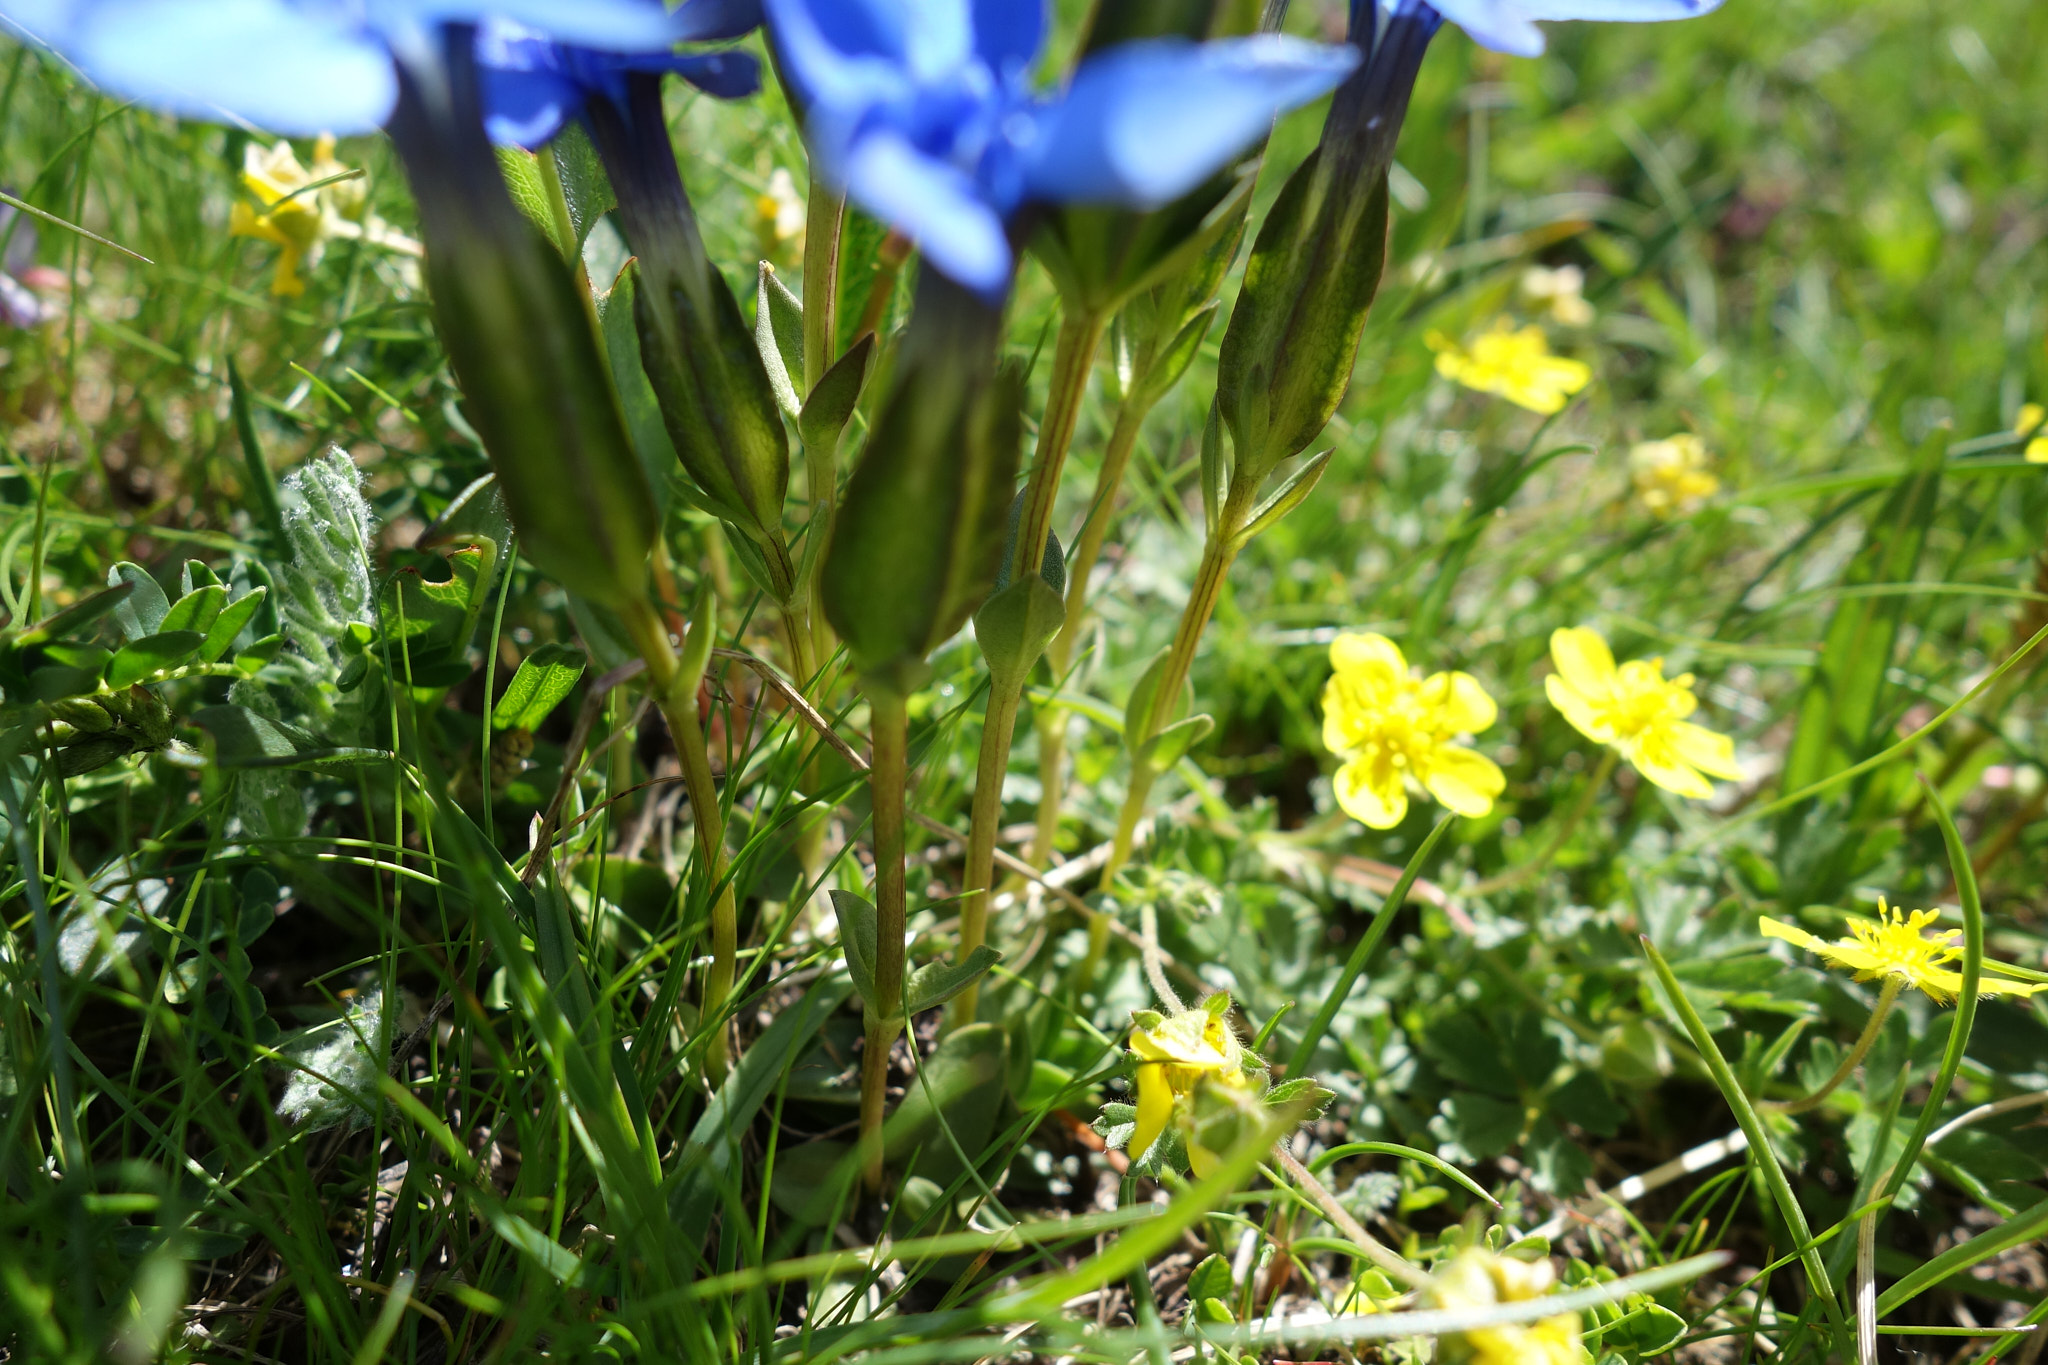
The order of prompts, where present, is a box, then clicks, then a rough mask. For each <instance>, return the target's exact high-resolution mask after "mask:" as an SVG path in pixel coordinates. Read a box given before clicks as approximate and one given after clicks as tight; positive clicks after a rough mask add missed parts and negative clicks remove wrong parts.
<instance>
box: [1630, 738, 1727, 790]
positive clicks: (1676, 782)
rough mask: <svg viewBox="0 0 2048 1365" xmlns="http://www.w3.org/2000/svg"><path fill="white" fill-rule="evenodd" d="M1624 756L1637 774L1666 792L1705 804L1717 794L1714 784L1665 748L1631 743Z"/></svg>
mask: <svg viewBox="0 0 2048 1365" xmlns="http://www.w3.org/2000/svg"><path fill="white" fill-rule="evenodd" d="M1622 754H1623V755H1624V756H1625V757H1626V758H1627V759H1628V761H1629V762H1630V763H1633V764H1634V765H1635V769H1636V771H1637V772H1639V773H1641V774H1642V775H1643V776H1644V777H1647V778H1649V779H1650V780H1651V781H1652V782H1654V783H1656V784H1657V785H1658V786H1660V787H1662V788H1663V789H1664V790H1665V791H1668V792H1671V793H1672V794H1674V795H1677V796H1685V797H1690V798H1692V799H1693V800H1695V801H1706V800H1709V799H1711V798H1712V796H1713V795H1714V784H1713V783H1711V782H1709V781H1707V779H1706V778H1704V777H1701V776H1700V775H1699V774H1698V773H1697V772H1695V771H1694V770H1693V769H1692V768H1691V767H1690V766H1688V765H1687V764H1684V763H1681V762H1679V761H1678V760H1677V759H1675V758H1674V757H1672V755H1671V754H1670V753H1669V752H1668V751H1667V749H1666V748H1665V746H1663V745H1653V744H1642V743H1637V744H1631V745H1629V746H1627V747H1626V748H1624V749H1623V750H1622Z"/></svg>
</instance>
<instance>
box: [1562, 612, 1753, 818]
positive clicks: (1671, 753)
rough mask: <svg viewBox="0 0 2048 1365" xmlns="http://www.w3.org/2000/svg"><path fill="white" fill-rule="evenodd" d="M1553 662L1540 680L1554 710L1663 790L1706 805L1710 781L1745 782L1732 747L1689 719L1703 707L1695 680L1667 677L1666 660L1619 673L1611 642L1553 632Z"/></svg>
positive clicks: (1642, 662) (1634, 663)
mask: <svg viewBox="0 0 2048 1365" xmlns="http://www.w3.org/2000/svg"><path fill="white" fill-rule="evenodd" d="M1550 661H1551V662H1552V663H1553V664H1555V665H1556V666H1557V672H1555V673H1553V674H1552V675H1551V676H1549V677H1548V678H1545V679H1544V680H1543V687H1544V691H1546V692H1547V693H1549V695H1550V704H1551V705H1552V706H1555V707H1556V708H1557V709H1558V710H1559V711H1561V712H1562V713H1563V714H1564V718H1565V719H1566V720H1568V721H1570V722H1571V723H1572V726H1573V728H1575V729H1576V730H1578V732H1579V733H1580V734H1582V735H1584V736H1585V737H1586V738H1587V739H1590V740H1592V741H1594V742H1595V743H1596V744H1608V745H1612V746H1613V747H1614V748H1615V750H1616V751H1617V752H1619V753H1620V754H1621V756H1622V757H1623V758H1625V759H1627V760H1628V761H1629V762H1630V763H1632V764H1634V765H1635V769H1636V771H1637V772H1639V773H1641V774H1642V775H1643V776H1644V777H1647V778H1649V779H1650V780H1651V781H1652V782H1654V783H1656V784H1657V785H1658V786H1660V787H1662V788H1664V790H1666V791H1669V792H1676V793H1677V794H1678V795H1680V796H1690V797H1695V798H1698V799H1701V800H1704V799H1706V798H1707V797H1710V796H1712V795H1713V794H1714V785H1713V783H1711V782H1709V781H1707V778H1708V777H1722V778H1727V779H1730V780H1734V779H1737V778H1740V777H1741V776H1742V769H1741V768H1740V767H1739V766H1738V765H1737V764H1736V762H1735V742H1734V741H1733V740H1731V739H1729V738H1728V737H1727V736H1726V735H1718V734H1715V733H1714V732H1713V731H1712V730H1709V729H1707V728H1706V727H1704V726H1700V725H1694V724H1693V723H1692V722H1690V721H1688V720H1687V719H1686V717H1687V716H1689V715H1691V714H1692V713H1693V711H1694V710H1695V709H1696V708H1697V707H1698V706H1699V699H1698V698H1697V697H1695V696H1693V692H1692V682H1693V679H1692V674H1690V673H1682V674H1680V675H1679V676H1678V677H1676V678H1666V677H1665V676H1664V661H1663V660H1662V659H1632V660H1630V661H1629V662H1628V663H1625V664H1622V665H1621V666H1620V667H1616V666H1615V663H1614V654H1613V652H1612V651H1611V650H1609V649H1608V648H1607V641H1605V640H1603V639H1601V638H1600V634H1599V632H1598V631H1595V630H1591V629H1589V628H1587V627H1585V626H1574V627H1572V628H1571V629H1569V630H1559V631H1553V632H1552V633H1551V636H1550Z"/></svg>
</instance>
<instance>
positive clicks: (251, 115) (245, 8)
mask: <svg viewBox="0 0 2048 1365" xmlns="http://www.w3.org/2000/svg"><path fill="white" fill-rule="evenodd" d="M70 45H71V56H72V57H73V59H74V60H76V61H77V62H78V64H79V66H80V68H81V69H82V70H84V72H85V73H86V75H87V76H89V77H91V78H92V79H93V80H94V81H95V82H97V83H98V84H100V85H102V86H105V87H106V88H107V89H108V90H111V91H113V92H114V93H116V94H120V95H125V96H127V97H129V98H131V99H135V100H138V101H140V102H141V103H143V104H147V105H151V106H154V107H156V108H159V109H166V110H169V111H170V112H172V113H176V114H182V115H187V116H190V117H193V118H202V119H212V120H216V121H218V120H222V119H227V120H231V121H236V122H243V123H249V124H253V125H255V126H256V127H259V128H267V129H270V130H272V131H274V132H280V133H292V134H297V135H300V136H308V137H310V136H312V135H313V134H316V133H323V132H331V133H337V134H342V135H347V134H351V133H367V132H370V131H372V130H373V129H375V128H377V127H379V126H381V125H382V124H383V122H384V120H385V119H386V118H388V117H389V116H390V113H391V107H392V104H393V103H394V102H395V100H396V99H397V93H398V86H397V80H396V77H395V76H394V75H393V74H392V67H391V59H390V57H389V56H388V55H387V54H386V52H385V50H384V48H383V46H382V45H381V44H379V43H378V42H376V41H375V40H374V39H373V38H371V37H370V36H368V35H367V34H365V33H363V32H362V31H361V29H360V28H359V27H358V26H357V25H356V24H353V23H350V22H349V21H347V20H346V19H344V18H343V17H342V16H340V15H338V14H335V13H334V12H332V11H330V10H325V9H312V8H304V7H300V6H297V5H292V4H288V3H286V2H285V0H203V3H194V0H106V3H103V4H98V5H94V6H92V7H91V8H90V9H89V10H87V11H86V12H84V13H83V14H81V15H80V16H79V18H78V22H77V27H76V28H75V29H74V30H73V32H72V34H71V39H70Z"/></svg>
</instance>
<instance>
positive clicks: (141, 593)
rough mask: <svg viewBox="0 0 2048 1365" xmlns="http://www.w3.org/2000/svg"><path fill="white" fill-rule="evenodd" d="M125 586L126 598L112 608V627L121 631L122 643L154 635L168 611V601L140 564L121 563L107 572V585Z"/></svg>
mask: <svg viewBox="0 0 2048 1365" xmlns="http://www.w3.org/2000/svg"><path fill="white" fill-rule="evenodd" d="M124 583H125V584H127V585H128V587H129V590H130V591H129V593H128V596H127V597H125V598H123V599H122V600H121V601H120V602H119V603H117V604H116V605H115V607H114V624H115V626H117V627H118V628H119V629H120V631H121V638H123V639H124V640H140V639H141V638H142V637H143V636H145V635H154V634H156V633H157V631H159V630H161V629H162V628H163V623H164V615H165V613H167V612H169V611H170V609H171V599H170V598H168V597H166V596H164V590H163V589H162V588H161V587H159V586H158V585H157V581H156V579H155V578H153V577H151V575H150V572H149V570H147V569H145V568H143V567H142V566H141V565H140V564H130V563H129V562H128V561H127V560H125V559H124V560H122V561H121V562H119V563H118V564H116V565H114V567H113V568H111V569H109V570H107V586H108V587H110V588H118V587H120V586H121V585H122V584H124Z"/></svg>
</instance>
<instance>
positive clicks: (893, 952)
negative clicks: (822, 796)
mask: <svg viewBox="0 0 2048 1365" xmlns="http://www.w3.org/2000/svg"><path fill="white" fill-rule="evenodd" d="M868 706H869V708H870V710H871V711H872V713H873V719H874V736H875V738H874V756H873V760H872V766H871V767H870V769H869V771H868V791H869V793H870V795H871V797H872V800H873V804H874V812H875V817H874V818H875V929H876V935H877V940H878V942H877V946H876V949H875V998H874V999H873V1000H870V1001H868V1002H867V1006H868V1008H867V1048H866V1052H865V1055H864V1056H863V1057H862V1059H861V1073H860V1145H861V1156H862V1168H863V1172H864V1178H865V1179H866V1182H867V1186H868V1188H869V1189H871V1190H879V1189H881V1187H882V1116H883V1111H884V1110H885V1109H886V1108H887V1106H888V1093H889V1051H890V1049H891V1048H892V1047H894V1046H895V1043H896V1035H897V1034H898V1033H900V1032H901V1031H902V1029H903V932H904V923H905V920H906V919H907V917H908V915H907V911H908V907H907V906H906V904H905V899H904V888H903V851H904V846H903V795H904V788H905V787H906V786H907V785H908V783H909V780H910V712H909V708H908V705H907V698H905V697H903V696H901V695H900V694H898V693H895V692H890V691H887V690H884V689H882V688H874V689H872V690H870V692H869V694H868Z"/></svg>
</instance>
